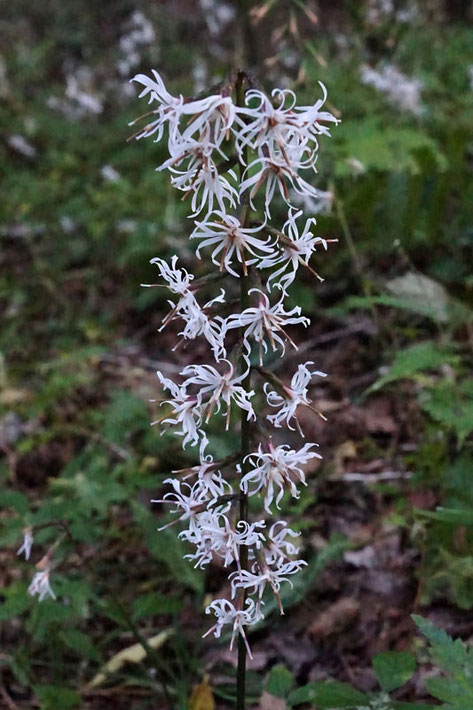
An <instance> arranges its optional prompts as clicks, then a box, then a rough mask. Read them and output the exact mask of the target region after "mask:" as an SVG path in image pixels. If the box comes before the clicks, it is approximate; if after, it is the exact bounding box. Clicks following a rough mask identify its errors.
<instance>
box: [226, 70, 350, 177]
mask: <svg viewBox="0 0 473 710" xmlns="http://www.w3.org/2000/svg"><path fill="white" fill-rule="evenodd" d="M319 83H320V86H321V88H322V92H323V97H322V98H321V99H319V100H318V101H317V102H316V103H315V104H314V105H313V106H303V107H298V106H296V96H295V94H294V92H292V91H289V90H287V89H286V90H281V89H274V90H273V92H272V93H271V96H272V100H270V99H269V97H267V96H266V95H265V94H264V93H263V92H261V91H257V90H252V91H247V92H246V96H245V103H246V105H247V107H246V108H243V109H239V111H238V112H239V114H240V115H241V116H242V117H243V118H246V119H248V118H249V119H250V121H244V120H242V119H240V118H237V124H238V125H239V126H240V129H239V130H238V131H237V130H236V129H235V133H236V142H237V149H238V151H239V153H240V156H241V155H242V151H243V148H244V147H245V146H249V147H251V148H252V149H253V150H257V151H258V154H259V156H260V157H269V158H271V159H272V160H275V161H276V162H279V161H280V160H283V161H284V162H285V163H286V164H287V165H288V166H289V167H291V168H292V169H293V170H299V169H301V168H307V167H314V165H315V159H316V153H317V148H318V144H317V136H318V135H321V134H325V135H328V136H329V135H330V131H329V129H328V127H327V126H324V125H322V123H321V122H323V123H338V119H336V118H335V117H334V116H333V115H332V114H331V113H329V112H328V111H322V112H321V111H320V108H321V107H322V106H323V104H324V103H325V100H326V98H327V92H326V90H325V86H324V85H323V84H322V83H321V82H319ZM254 101H257V102H258V104H257V106H256V107H254V108H249V107H248V104H249V103H251V102H254Z"/></svg>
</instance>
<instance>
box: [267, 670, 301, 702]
mask: <svg viewBox="0 0 473 710" xmlns="http://www.w3.org/2000/svg"><path fill="white" fill-rule="evenodd" d="M293 684H294V679H293V677H292V673H291V672H290V671H289V670H288V669H287V668H286V666H283V665H282V664H281V665H277V666H274V667H273V668H271V671H270V673H269V677H268V680H267V681H266V691H267V692H268V693H270V694H271V695H275V696H276V698H285V697H286V695H287V694H288V693H289V691H290V690H291V688H292V686H293Z"/></svg>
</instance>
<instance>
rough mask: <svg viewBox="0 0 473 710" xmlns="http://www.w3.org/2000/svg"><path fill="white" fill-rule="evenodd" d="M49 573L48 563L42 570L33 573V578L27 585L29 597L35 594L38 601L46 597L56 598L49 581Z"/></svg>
mask: <svg viewBox="0 0 473 710" xmlns="http://www.w3.org/2000/svg"><path fill="white" fill-rule="evenodd" d="M49 573H50V568H49V565H47V566H46V568H45V569H44V570H41V571H39V572H36V573H35V575H34V577H33V579H32V580H31V584H30V586H29V587H28V594H29V595H30V596H31V597H34V596H35V595H36V594H37V595H38V598H39V601H40V602H42V601H43V600H44V599H47V598H48V597H51V599H56V595H55V594H54V592H53V590H52V589H51V585H50V583H49Z"/></svg>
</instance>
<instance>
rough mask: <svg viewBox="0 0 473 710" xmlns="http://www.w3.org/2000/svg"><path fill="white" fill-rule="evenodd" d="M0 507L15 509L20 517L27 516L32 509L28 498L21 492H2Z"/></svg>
mask: <svg viewBox="0 0 473 710" xmlns="http://www.w3.org/2000/svg"><path fill="white" fill-rule="evenodd" d="M0 507H1V508H13V510H15V511H16V512H17V513H18V514H19V515H26V513H28V511H29V509H30V504H29V501H28V498H27V497H26V496H25V495H23V493H20V492H19V491H2V492H1V493H0Z"/></svg>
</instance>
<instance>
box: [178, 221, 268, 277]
mask: <svg viewBox="0 0 473 710" xmlns="http://www.w3.org/2000/svg"><path fill="white" fill-rule="evenodd" d="M215 214H216V216H217V217H219V218H220V219H218V220H217V221H212V222H210V221H203V222H198V221H196V228H195V229H194V231H193V232H192V234H191V237H190V238H191V239H201V240H202V241H201V242H200V244H199V246H198V247H197V249H196V254H197V257H198V258H199V259H200V258H201V256H200V250H201V249H203V248H204V247H208V246H213V247H214V250H213V251H212V262H213V263H214V264H215V265H216V266H219V267H220V271H223V270H224V269H226V271H229V272H230V273H231V274H232V275H233V276H236V277H239V274H238V272H237V271H235V270H234V269H233V268H232V266H231V265H232V264H233V257H234V256H236V259H237V261H238V262H239V263H240V264H241V265H242V268H243V273H244V274H245V275H246V274H247V273H248V269H247V267H248V266H249V265H250V264H254V263H255V262H257V261H258V259H262V258H263V257H264V256H266V257H268V256H271V255H275V252H274V248H273V246H272V245H270V244H269V242H270V240H271V237H268V238H267V239H265V240H263V239H260V238H259V237H257V236H254V235H255V234H256V233H258V232H261V231H262V230H263V229H264V225H262V226H260V227H253V228H249V227H243V225H242V224H241V222H240V221H239V219H238V218H237V217H233V216H232V215H227V214H225V212H222V211H220V210H216V212H215ZM248 254H249V255H250V257H252V258H250V259H248V257H247V255H248ZM217 257H218V258H217Z"/></svg>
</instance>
